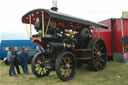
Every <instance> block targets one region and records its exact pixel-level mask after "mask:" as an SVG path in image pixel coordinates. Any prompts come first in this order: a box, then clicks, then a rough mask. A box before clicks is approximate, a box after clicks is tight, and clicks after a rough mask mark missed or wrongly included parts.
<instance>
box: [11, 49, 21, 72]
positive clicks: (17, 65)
mask: <svg viewBox="0 0 128 85" xmlns="http://www.w3.org/2000/svg"><path fill="white" fill-rule="evenodd" d="M12 55H13V56H15V58H14V66H15V67H16V70H17V73H18V74H20V69H19V61H18V55H17V53H16V52H15V50H14V48H13V51H12Z"/></svg>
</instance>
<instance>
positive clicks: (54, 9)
mask: <svg viewBox="0 0 128 85" xmlns="http://www.w3.org/2000/svg"><path fill="white" fill-rule="evenodd" d="M51 10H53V11H57V10H58V8H57V0H53V2H52V8H51Z"/></svg>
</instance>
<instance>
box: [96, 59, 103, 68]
mask: <svg viewBox="0 0 128 85" xmlns="http://www.w3.org/2000/svg"><path fill="white" fill-rule="evenodd" d="M97 63H98V64H99V66H100V67H102V64H101V63H100V61H99V60H98V59H97Z"/></svg>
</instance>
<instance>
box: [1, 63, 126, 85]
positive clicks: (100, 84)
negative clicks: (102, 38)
mask: <svg viewBox="0 0 128 85" xmlns="http://www.w3.org/2000/svg"><path fill="white" fill-rule="evenodd" d="M8 70H9V66H7V65H4V63H2V62H1V61H0V85H128V65H124V64H121V63H117V62H113V61H109V62H108V64H107V67H106V68H105V69H104V70H102V71H99V72H93V71H90V70H89V68H88V66H87V65H85V66H83V67H81V68H79V69H77V72H76V75H75V77H74V78H73V79H72V80H70V81H67V82H63V81H61V80H59V78H58V77H57V75H56V73H55V72H51V73H50V75H49V76H46V77H43V78H36V77H35V76H34V75H33V74H32V71H31V68H30V65H29V72H30V74H29V75H27V74H23V73H22V74H20V75H18V77H9V75H8ZM20 70H22V69H20ZM21 72H22V71H21Z"/></svg>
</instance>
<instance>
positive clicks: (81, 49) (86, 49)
mask: <svg viewBox="0 0 128 85" xmlns="http://www.w3.org/2000/svg"><path fill="white" fill-rule="evenodd" d="M73 51H91V49H73Z"/></svg>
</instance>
